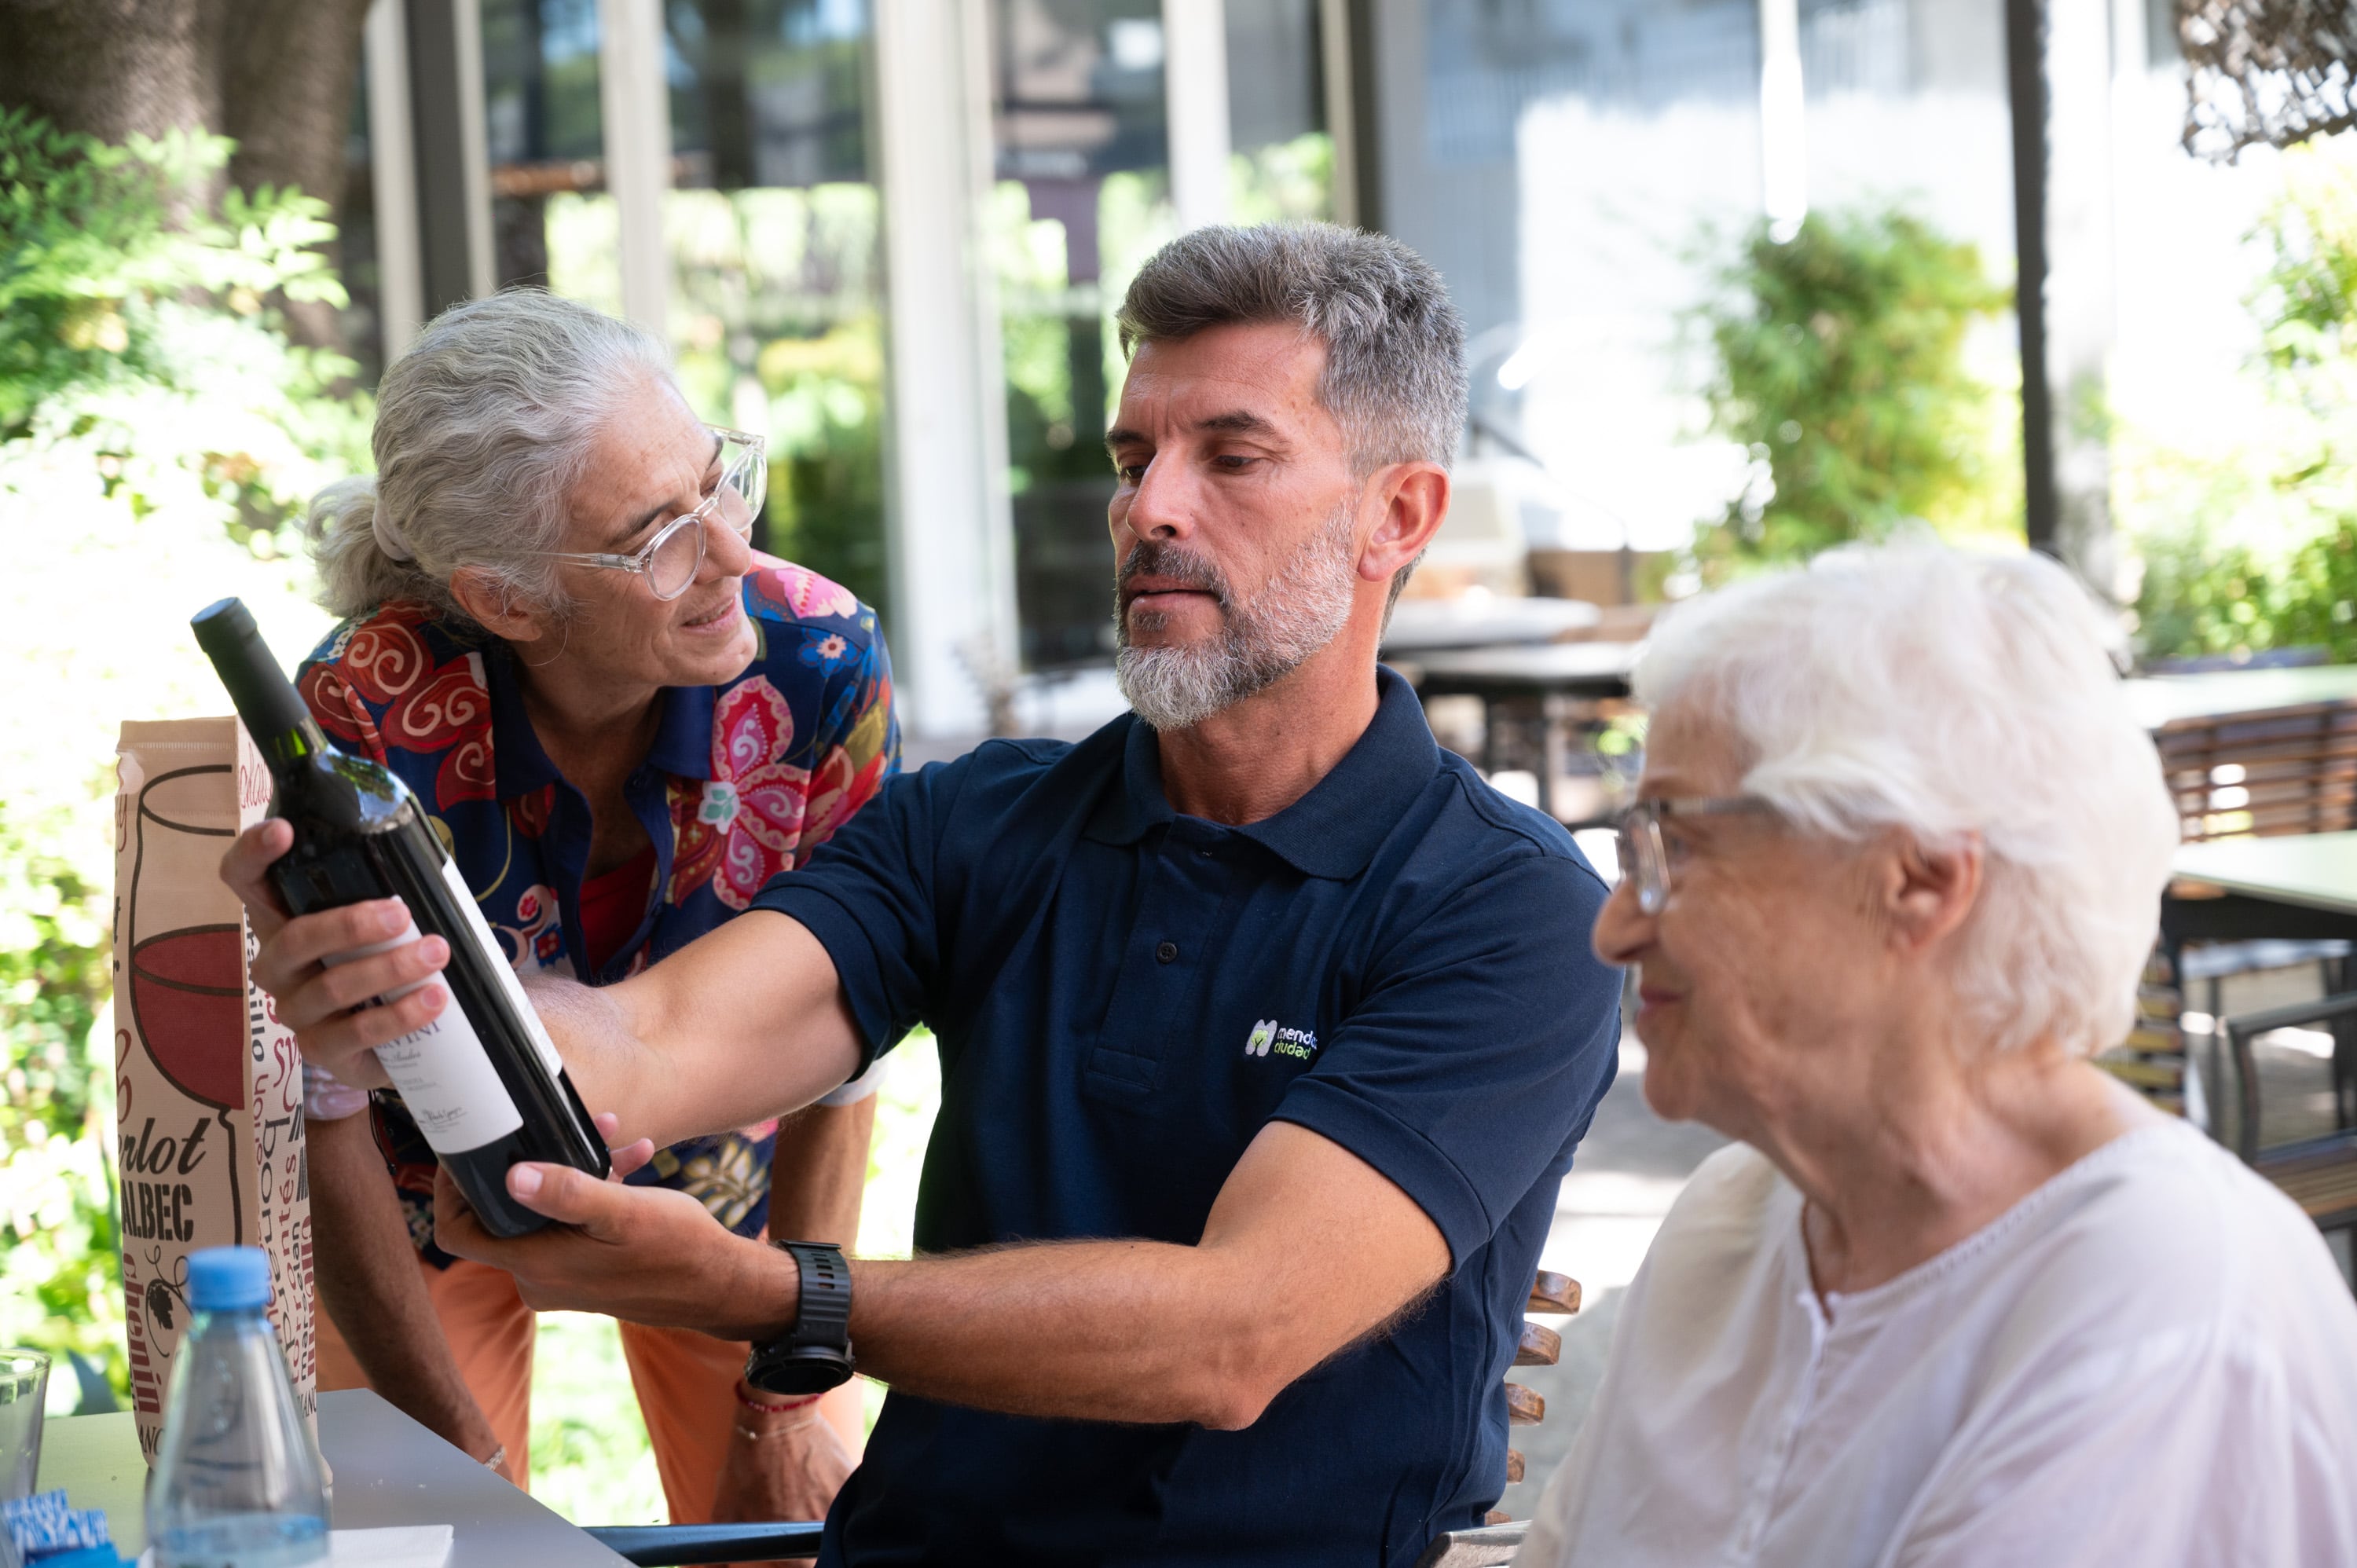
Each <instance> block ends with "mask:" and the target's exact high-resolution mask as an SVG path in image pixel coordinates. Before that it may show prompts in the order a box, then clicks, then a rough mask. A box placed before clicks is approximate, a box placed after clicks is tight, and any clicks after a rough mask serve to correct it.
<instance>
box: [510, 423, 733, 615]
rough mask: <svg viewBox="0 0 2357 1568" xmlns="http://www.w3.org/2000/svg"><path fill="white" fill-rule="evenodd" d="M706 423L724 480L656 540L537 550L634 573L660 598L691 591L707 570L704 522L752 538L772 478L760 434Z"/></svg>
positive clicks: (661, 531)
mask: <svg viewBox="0 0 2357 1568" xmlns="http://www.w3.org/2000/svg"><path fill="white" fill-rule="evenodd" d="M705 429H707V430H709V431H711V432H712V434H713V435H715V436H716V437H718V438H719V441H720V453H719V460H720V479H719V482H718V483H717V484H716V485H714V486H713V489H712V493H711V494H710V495H707V496H705V498H704V504H703V505H701V506H699V507H697V508H696V509H695V510H694V511H689V512H682V513H681V514H680V515H679V516H677V517H675V518H673V519H672V520H671V521H669V522H667V523H665V524H663V526H662V529H661V530H659V531H658V532H656V534H655V536H654V537H653V538H652V539H650V540H649V541H647V542H646V543H645V544H644V545H643V546H641V547H640V548H639V549H637V550H634V551H632V552H631V553H630V554H628V555H609V554H607V553H604V552H602V551H576V550H544V551H541V552H539V553H540V554H543V555H546V556H550V557H552V558H554V559H555V560H558V561H576V562H579V563H580V564H582V565H585V566H602V567H604V568H606V569H607V570H608V571H611V572H636V573H638V574H639V575H640V576H642V577H644V578H645V579H646V580H647V587H648V588H649V589H650V590H651V591H652V593H653V594H654V596H655V597H657V598H659V599H675V598H677V597H679V596H680V595H682V594H683V593H685V592H687V587H688V585H689V584H691V583H693V582H694V581H695V575H696V574H697V573H698V572H700V571H702V570H703V569H704V530H705V525H706V524H707V523H713V522H717V523H719V524H721V525H722V526H724V527H726V529H728V530H729V532H732V533H734V534H736V535H737V538H739V539H750V538H751V537H752V536H753V520H754V519H755V518H757V517H759V516H760V515H761V502H762V499H764V497H765V496H766V495H767V494H768V491H769V483H770V465H769V461H768V459H767V458H766V457H764V456H762V449H763V447H764V446H766V445H767V444H766V443H765V442H764V441H763V440H762V439H761V437H759V436H758V435H748V434H747V433H746V432H744V431H742V430H725V429H723V428H721V427H720V426H719V425H716V424H711V425H706V426H705Z"/></svg>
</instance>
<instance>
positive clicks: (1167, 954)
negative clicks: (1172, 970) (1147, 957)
mask: <svg viewBox="0 0 2357 1568" xmlns="http://www.w3.org/2000/svg"><path fill="white" fill-rule="evenodd" d="M1178 956H1179V944H1178V943H1177V942H1164V943H1163V944H1162V945H1161V946H1160V947H1157V948H1156V949H1155V950H1154V959H1155V961H1156V962H1157V963H1168V962H1169V961H1171V960H1172V959H1174V958H1177V957H1178Z"/></svg>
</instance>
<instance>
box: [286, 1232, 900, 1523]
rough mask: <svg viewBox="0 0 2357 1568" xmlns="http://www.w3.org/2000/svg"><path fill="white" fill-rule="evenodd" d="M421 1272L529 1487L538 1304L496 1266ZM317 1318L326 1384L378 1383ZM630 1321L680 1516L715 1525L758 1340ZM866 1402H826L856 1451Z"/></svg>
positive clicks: (634, 1369) (324, 1319) (648, 1417)
mask: <svg viewBox="0 0 2357 1568" xmlns="http://www.w3.org/2000/svg"><path fill="white" fill-rule="evenodd" d="M417 1267H418V1272H419V1273H421V1274H423V1275H424V1276H425V1290H426V1294H428V1295H429V1296H431V1297H432V1298H433V1301H434V1315H435V1316H436V1317H437V1318H439V1319H440V1320H441V1324H442V1334H443V1337H445V1338H446V1339H447V1340H448V1341H449V1342H450V1353H451V1355H452V1356H453V1357H454V1358H455V1359H457V1363H458V1375H459V1377H460V1378H462V1379H463V1380H465V1381H466V1384H467V1388H468V1391H469V1392H471V1393H472V1394H473V1395H474V1396H475V1402H476V1403H477V1404H478V1405H479V1406H480V1407H481V1408H482V1412H483V1417H484V1419H485V1420H486V1421H488V1422H489V1423H490V1427H491V1430H492V1431H493V1432H494V1433H496V1434H499V1439H500V1442H501V1443H502V1444H506V1446H507V1451H508V1458H509V1460H510V1462H511V1467H512V1468H513V1469H514V1471H515V1474H516V1477H517V1478H518V1479H519V1480H520V1481H521V1482H522V1483H523V1485H524V1486H526V1487H530V1485H531V1474H530V1469H531V1455H532V1351H533V1337H534V1335H535V1333H536V1325H535V1321H534V1317H533V1310H532V1308H530V1307H528V1306H526V1305H524V1304H523V1298H522V1296H520V1295H518V1294H516V1288H515V1281H514V1280H513V1279H512V1278H511V1277H510V1276H509V1275H508V1274H506V1273H502V1272H501V1271H500V1270H498V1269H495V1268H492V1267H490V1265H489V1264H487V1263H478V1262H470V1261H468V1260H467V1259H464V1258H461V1259H460V1260H458V1262H455V1263H453V1264H451V1265H450V1266H449V1267H448V1268H447V1269H437V1268H436V1267H434V1266H433V1265H432V1264H430V1263H428V1262H425V1260H423V1259H420V1260H419V1261H418V1264H417ZM315 1316H316V1317H317V1325H318V1353H319V1360H318V1368H319V1388H320V1389H321V1391H328V1390H331V1389H364V1388H366V1387H368V1376H367V1374H366V1373H364V1372H362V1371H361V1367H360V1362H359V1361H358V1360H356V1359H354V1358H353V1356H352V1352H351V1348H350V1346H349V1345H347V1344H346V1343H345V1341H344V1337H343V1336H342V1334H340V1333H339V1332H338V1330H337V1328H336V1326H335V1324H334V1322H333V1321H332V1320H330V1319H329V1318H328V1314H327V1313H326V1311H325V1310H324V1309H323V1310H321V1311H319V1312H317V1314H316V1315H315ZM619 1327H620V1329H621V1331H622V1355H623V1358H624V1359H626V1360H627V1361H629V1363H630V1385H631V1387H632V1388H633V1389H634V1390H636V1391H637V1393H638V1396H639V1413H640V1415H641V1416H642V1417H643V1418H644V1419H645V1421H646V1423H647V1437H648V1440H649V1441H650V1442H651V1444H653V1447H654V1451H655V1468H656V1469H657V1470H658V1471H659V1472H661V1474H662V1488H663V1501H664V1502H665V1504H666V1505H668V1507H669V1508H670V1509H671V1518H672V1522H673V1524H705V1523H709V1522H710V1521H711V1519H712V1502H713V1489H714V1487H715V1486H716V1484H717V1482H718V1480H719V1476H720V1466H721V1462H722V1460H723V1459H725V1458H726V1455H727V1452H728V1439H729V1429H730V1428H731V1427H732V1426H734V1425H735V1424H736V1419H737V1379H738V1378H739V1377H741V1376H743V1374H744V1371H745V1357H746V1353H747V1350H748V1347H747V1346H745V1345H744V1344H742V1343H740V1342H735V1341H730V1340H726V1339H715V1338H713V1337H711V1336H709V1335H705V1334H696V1333H692V1332H690V1331H689V1330H686V1329H683V1328H648V1327H645V1326H641V1325H640V1324H636V1323H624V1324H620V1325H619ZM860 1405H861V1401H860V1395H859V1384H858V1382H857V1380H853V1381H852V1382H849V1383H846V1384H845V1385H844V1386H843V1387H842V1388H839V1389H835V1390H834V1391H831V1392H829V1393H828V1394H827V1395H826V1397H825V1398H823V1400H821V1401H820V1402H819V1411H820V1412H821V1413H822V1414H823V1416H824V1417H825V1418H826V1422H827V1424H828V1425H830V1426H832V1427H834V1429H835V1431H836V1432H837V1433H838V1434H840V1435H841V1436H842V1438H843V1440H844V1443H845V1445H846V1446H848V1447H849V1448H850V1450H851V1452H852V1453H853V1454H855V1455H856V1454H857V1453H858V1452H859V1450H860V1448H861V1446H862V1438H863V1432H862V1412H861V1408H860Z"/></svg>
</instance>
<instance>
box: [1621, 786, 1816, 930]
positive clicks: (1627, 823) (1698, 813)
mask: <svg viewBox="0 0 2357 1568" xmlns="http://www.w3.org/2000/svg"><path fill="white" fill-rule="evenodd" d="M1775 809H1776V808H1775V807H1773V806H1771V805H1770V804H1769V803H1768V802H1767V801H1765V800H1761V799H1760V797H1759V796H1757V795H1716V796H1712V795H1688V796H1684V797H1678V796H1664V795H1656V796H1653V797H1652V798H1650V799H1648V800H1640V801H1638V802H1637V803H1636V804H1635V805H1633V806H1631V807H1630V808H1629V809H1628V810H1627V811H1623V812H1621V813H1620V818H1619V820H1618V821H1616V822H1614V823H1613V824H1612V829H1613V832H1614V834H1615V835H1616V837H1615V841H1614V842H1615V846H1616V847H1617V848H1618V849H1619V851H1620V875H1621V876H1622V877H1624V878H1626V879H1627V880H1628V882H1629V883H1630V885H1631V886H1633V887H1634V888H1635V889H1636V891H1637V908H1640V909H1642V910H1643V911H1644V912H1645V913H1646V914H1648V915H1658V914H1660V913H1661V912H1662V907H1663V905H1665V904H1667V903H1668V902H1669V901H1670V852H1669V848H1668V846H1667V844H1665V843H1663V838H1662V823H1663V822H1665V821H1667V820H1669V819H1671V818H1673V817H1724V816H1733V815H1737V814H1738V813H1742V812H1749V811H1774V810H1775Z"/></svg>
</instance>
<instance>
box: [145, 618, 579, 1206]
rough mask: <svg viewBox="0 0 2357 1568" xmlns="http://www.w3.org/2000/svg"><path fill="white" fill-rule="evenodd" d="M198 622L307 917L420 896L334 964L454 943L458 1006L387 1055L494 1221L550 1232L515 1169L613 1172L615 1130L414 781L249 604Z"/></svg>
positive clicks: (446, 1160) (275, 869)
mask: <svg viewBox="0 0 2357 1568" xmlns="http://www.w3.org/2000/svg"><path fill="white" fill-rule="evenodd" d="M189 624H190V625H191V626H193V627H194V628H196V633H197V646H198V647H199V648H201V649H203V650H204V651H205V656H206V657H207V658H208V659H210V660H212V664H213V669H214V670H215V671H218V672H219V673H220V675H221V684H222V685H224V686H226V687H227V688H229V695H230V701H231V702H232V703H235V704H236V705H237V713H238V717H239V718H241V719H242V720H243V721H244V722H245V728H246V733H247V734H249V735H251V736H253V743H254V745H255V746H258V747H259V748H260V749H261V752H262V755H263V756H264V757H265V758H266V759H267V760H268V762H269V764H270V774H271V779H272V784H273V788H272V791H271V798H270V814H271V815H272V816H274V817H283V818H285V820H286V822H287V824H288V825H289V826H290V827H292V828H293V829H294V830H295V847H294V848H292V849H291V850H289V851H287V852H286V854H284V855H281V856H280V857H279V858H278V860H277V861H276V862H274V864H273V865H271V867H270V880H271V885H272V886H274V887H275V888H276V889H277V892H278V897H279V899H280V901H281V902H283V903H284V904H285V907H286V908H287V910H288V911H289V912H290V913H292V914H296V915H307V914H310V913H312V912H314V911H315V910H320V909H334V908H340V907H341V906H343V905H346V904H356V903H359V902H361V900H362V899H367V898H386V897H398V898H399V899H400V900H401V901H402V902H403V903H404V904H406V905H407V906H408V907H409V914H410V918H411V919H412V921H414V929H411V930H410V931H408V932H406V933H404V934H403V935H402V936H399V937H396V938H394V939H393V940H392V941H389V942H384V943H382V944H380V945H378V946H374V947H369V948H362V949H359V950H354V951H352V952H348V953H339V954H337V955H336V956H335V957H334V958H331V959H328V963H330V964H334V963H341V962H345V961H350V960H351V959H356V958H365V957H368V956H370V955H371V954H373V953H378V952H382V951H386V950H390V949H392V948H395V947H398V946H400V945H401V944H402V943H404V942H409V941H414V940H417V938H418V936H419V935H421V934H424V933H428V932H430V933H432V934H433V935H435V936H437V937H440V938H441V939H442V940H444V941H446V942H447V943H448V944H449V947H450V961H449V963H448V964H447V965H446V966H445V967H444V969H443V971H442V979H443V982H444V983H446V984H447V986H448V988H449V992H450V995H451V997H452V999H453V1000H454V1001H456V1002H457V1006H456V1007H445V1008H444V1009H443V1011H442V1014H441V1015H440V1016H439V1017H437V1018H436V1019H434V1021H433V1022H431V1023H429V1024H427V1025H426V1026H425V1027H424V1028H422V1029H419V1030H416V1031H415V1032H414V1033H412V1034H408V1035H404V1036H402V1037H401V1038H400V1039H398V1040H394V1041H393V1042H392V1043H391V1044H389V1045H382V1046H379V1047H376V1053H377V1059H378V1060H379V1061H380V1062H382V1063H383V1064H384V1069H385V1073H386V1076H388V1077H389V1078H391V1079H393V1084H394V1086H395V1087H396V1088H397V1089H399V1090H400V1091H401V1098H402V1101H403V1103H404V1104H405V1105H406V1106H407V1107H408V1109H409V1113H410V1115H411V1116H412V1117H414V1118H415V1120H416V1122H417V1126H418V1130H419V1131H420V1132H422V1133H425V1141H426V1143H427V1144H431V1145H432V1146H433V1149H434V1155H435V1157H436V1159H438V1160H440V1161H441V1162H442V1164H443V1165H444V1166H445V1167H446V1168H447V1170H448V1171H449V1172H450V1175H451V1176H453V1177H454V1178H455V1179H456V1180H457V1183H458V1190H459V1191H461V1192H463V1193H465V1194H466V1195H467V1201H468V1203H470V1204H472V1205H473V1206H474V1208H475V1212H476V1213H477V1214H479V1215H480V1216H481V1217H482V1220H483V1224H484V1227H485V1228H486V1229H487V1230H490V1231H491V1233H492V1234H494V1235H498V1236H522V1235H525V1234H527V1233H529V1232H531V1231H533V1230H539V1229H540V1228H541V1227H543V1226H544V1225H546V1224H547V1223H548V1220H547V1219H544V1218H543V1217H542V1216H540V1215H538V1214H535V1213H533V1211H532V1210H531V1209H529V1208H524V1207H523V1206H522V1205H521V1204H519V1203H517V1202H516V1201H515V1199H513V1198H512V1197H509V1196H508V1189H507V1171H508V1167H509V1166H510V1165H514V1164H516V1163H517V1162H518V1161H520V1160H540V1161H546V1162H550V1163H552V1164H555V1165H571V1166H573V1167H574V1168H576V1170H585V1171H587V1172H589V1173H590V1174H591V1175H593V1176H601V1177H602V1176H605V1175H606V1173H607V1171H608V1168H609V1167H608V1161H607V1158H606V1145H605V1141H604V1140H603V1139H602V1138H600V1137H599V1136H598V1135H597V1125H596V1123H594V1122H591V1121H590V1119H589V1112H587V1110H586V1109H585V1108H584V1107H583V1106H582V1103H581V1097H580V1095H578V1094H577V1093H576V1092H575V1091H574V1088H573V1082H572V1079H569V1078H568V1077H566V1076H565V1064H564V1062H563V1061H562V1060H560V1059H559V1058H558V1057H557V1054H556V1047H554V1045H552V1044H550V1043H549V1038H548V1033H547V1031H546V1030H544V1028H542V1027H541V1024H540V1018H539V1015H537V1014H535V1013H534V1012H533V1009H532V1004H531V1003H530V1002H529V1001H528V1000H527V999H526V998H525V996H524V993H523V987H522V985H521V984H519V983H517V981H516V976H515V971H514V969H513V968H512V967H511V965H510V964H509V962H508V961H507V959H506V957H505V956H504V955H503V954H502V952H501V950H500V943H499V939H498V938H497V937H495V936H493V935H492V934H491V928H490V924H489V923H488V922H487V921H485V920H484V918H483V912H482V910H481V909H480V908H477V906H476V903H475V897H474V894H473V893H472V892H471V891H470V890H469V889H468V886H467V884H466V882H465V880H464V879H463V878H461V877H460V876H459V875H458V867H457V863H456V862H455V861H453V860H452V859H451V858H450V856H449V855H448V854H447V853H445V851H444V850H443V848H442V841H441V840H440V839H438V838H437V837H436V836H435V833H434V830H433V827H432V825H431V824H430V823H429V822H427V821H426V818H425V811H423V810H422V809H421V808H420V807H419V806H418V804H417V800H416V797H415V796H414V795H412V794H411V793H410V792H409V787H408V786H407V785H405V784H404V783H403V782H402V781H401V780H400V779H398V778H396V777H394V775H393V773H392V771H391V770H389V769H387V768H383V767H382V766H381V765H379V764H377V763H375V762H371V761H370V760H369V759H368V758H366V757H354V756H352V755H351V754H350V753H349V752H345V751H339V750H338V749H337V748H336V747H335V746H331V745H329V744H328V737H327V736H326V735H324V734H323V733H322V732H321V731H320V729H319V725H318V724H317V721H316V720H314V719H313V718H312V717H311V713H310V710H309V709H308V708H307V707H305V706H304V705H303V699H302V698H301V697H300V696H298V695H297V694H296V691H295V686H294V683H293V682H290V681H288V680H287V679H286V674H285V671H283V670H281V669H280V668H279V666H278V661H277V660H274V659H273V658H272V657H271V656H270V650H269V649H268V648H267V647H265V646H264V643H263V640H262V636H261V633H260V632H258V631H257V630H256V629H255V628H254V624H253V615H252V614H251V613H249V612H248V611H247V609H246V607H245V606H244V605H243V604H242V603H240V602H239V601H238V600H236V599H223V600H221V602H220V603H218V604H215V605H210V606H208V607H205V608H204V609H203V610H201V611H199V612H198V614H197V616H196V618H195V619H194V620H192V621H191V622H190V623H189ZM384 1000H391V998H389V997H388V998H385V999H384Z"/></svg>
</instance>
